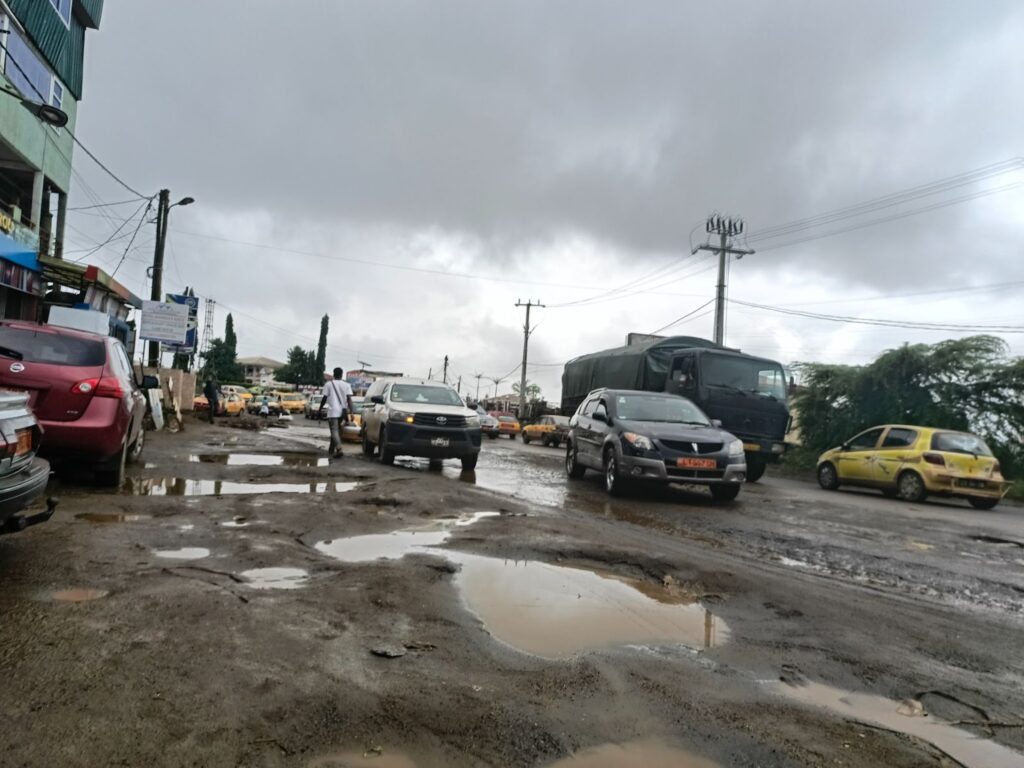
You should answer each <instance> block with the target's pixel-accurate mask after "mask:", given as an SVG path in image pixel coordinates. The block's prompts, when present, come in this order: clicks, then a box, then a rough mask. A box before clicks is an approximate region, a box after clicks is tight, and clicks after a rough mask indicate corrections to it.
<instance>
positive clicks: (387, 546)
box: [315, 512, 498, 563]
mask: <svg viewBox="0 0 1024 768" xmlns="http://www.w3.org/2000/svg"><path fill="white" fill-rule="evenodd" d="M497 515H498V513H497V512H475V513H473V514H471V515H463V516H461V517H457V518H455V519H449V520H440V521H438V523H437V524H436V525H434V526H432V527H429V528H421V529H419V530H406V531H392V532H391V533H373V534H369V535H367V536H351V537H349V538H345V539H333V540H328V541H318V542H317V543H316V545H315V546H316V549H317V550H318V551H320V552H323V553H324V554H325V555H329V556H330V557H333V558H335V559H336V560H341V561H342V562H345V563H369V562H373V561H374V560H398V559H399V558H402V557H405V555H407V554H409V553H411V552H415V551H417V550H420V551H422V550H424V549H425V548H427V547H436V546H438V545H439V544H444V542H446V541H447V540H448V538H449V537H450V536H451V535H452V533H453V532H454V530H455V528H456V527H459V526H466V525H472V524H473V523H475V522H477V521H478V520H482V519H484V518H485V517H495V516H497Z"/></svg>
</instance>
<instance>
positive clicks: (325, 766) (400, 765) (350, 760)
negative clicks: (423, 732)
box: [306, 747, 418, 768]
mask: <svg viewBox="0 0 1024 768" xmlns="http://www.w3.org/2000/svg"><path fill="white" fill-rule="evenodd" d="M306 768H418V766H417V764H416V761H415V760H413V759H412V758H411V757H409V756H408V755H404V754H402V753H401V752H388V751H386V750H382V749H380V748H379V747H377V748H374V749H370V750H367V751H366V752H342V753H340V754H337V755H327V756H325V757H318V758H316V759H315V760H312V761H310V762H308V763H306Z"/></svg>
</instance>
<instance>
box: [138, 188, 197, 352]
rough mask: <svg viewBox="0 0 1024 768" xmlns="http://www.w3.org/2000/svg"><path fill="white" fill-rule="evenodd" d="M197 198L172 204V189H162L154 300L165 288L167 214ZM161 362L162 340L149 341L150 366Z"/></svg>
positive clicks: (157, 221) (154, 272)
mask: <svg viewBox="0 0 1024 768" xmlns="http://www.w3.org/2000/svg"><path fill="white" fill-rule="evenodd" d="M194 202H195V198H192V197H183V198H181V200H179V201H178V202H176V203H174V204H173V205H172V204H171V191H170V190H169V189H161V190H160V203H159V205H158V206H157V209H156V248H155V249H154V251H153V266H152V267H151V268H150V269H151V273H152V274H151V275H150V276H151V277H152V279H153V290H152V291H151V292H150V294H149V298H150V299H152V300H153V301H160V300H161V297H162V296H163V290H164V280H163V277H164V246H166V244H167V215H168V214H169V213H170V212H171V208H174V206H176V205H192V203H194ZM159 364H160V342H159V341H150V342H149V367H150V368H156V367H157V366H158V365H159Z"/></svg>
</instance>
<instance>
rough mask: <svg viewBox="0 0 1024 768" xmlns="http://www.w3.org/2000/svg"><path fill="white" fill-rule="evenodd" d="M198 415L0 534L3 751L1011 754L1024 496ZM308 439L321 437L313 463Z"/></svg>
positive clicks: (167, 762)
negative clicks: (630, 463)
mask: <svg viewBox="0 0 1024 768" xmlns="http://www.w3.org/2000/svg"><path fill="white" fill-rule="evenodd" d="M325 432H326V428H325V427H324V425H322V424H310V423H308V422H303V421H301V420H297V421H295V422H292V424H291V425H289V426H288V427H287V428H284V429H268V430H266V431H264V432H259V433H257V432H250V431H246V430H241V429H231V428H228V427H227V426H224V425H220V426H216V427H209V426H206V425H203V424H200V423H198V422H195V423H192V422H190V423H189V424H188V429H187V431H186V432H184V433H180V434H176V435H170V434H160V435H156V436H155V437H153V438H152V440H150V441H149V443H148V445H147V448H146V456H145V463H144V464H141V465H139V466H137V467H135V468H133V470H132V473H131V477H130V478H129V480H128V482H126V484H125V486H124V487H123V488H121V489H117V490H115V491H111V490H104V489H98V488H94V487H92V486H91V485H90V484H89V483H88V482H87V478H80V477H74V476H61V477H58V478H57V479H56V480H55V481H54V486H55V487H54V491H55V492H57V493H59V495H60V497H61V504H60V507H59V509H58V512H57V514H56V515H55V516H54V518H53V520H51V521H50V522H49V523H47V524H45V525H41V526H37V527H36V528H34V529H30V530H29V531H26V532H24V533H22V534H19V535H16V536H7V537H2V538H0V712H3V713H4V716H5V717H4V725H5V728H4V731H5V733H4V736H3V747H4V749H3V751H2V752H0V765H4V766H7V765H11V766H36V765H39V766H52V765H61V766H107V765H118V766H121V765H123V766H182V765H188V766H350V767H352V766H379V767H380V768H396V767H398V768H409V767H418V768H434V767H435V766H438V767H439V766H493V767H499V766H523V767H524V768H525V767H531V768H532V767H538V768H539V767H542V766H566V767H571V766H644V768H659V767H661V766H683V767H684V768H713V767H715V766H721V767H724V766H760V767H762V768H768V767H774V766H900V767H902V766H906V767H907V768H910V767H912V766H913V767H915V768H916V767H917V766H958V765H962V766H971V767H972V768H1000V767H1001V766H1021V765H1024V719H1022V718H1024V685H1022V683H1024V679H1022V678H1024V643H1022V642H1021V631H1022V629H1024V511H1022V509H1021V508H1019V507H1015V506H1011V505H1007V506H1003V507H999V508H997V510H995V511H992V512H978V511H975V510H972V509H971V508H969V507H968V506H967V505H966V504H961V503H959V502H949V503H943V502H928V503H924V504H916V505H907V504H902V503H899V502H895V501H891V500H889V499H885V498H882V497H881V496H879V495H877V494H869V493H857V492H840V493H826V492H824V491H821V490H819V489H818V488H817V487H816V486H812V485H809V484H805V483H801V482H796V481H790V480H783V479H779V478H776V477H771V476H769V477H768V478H766V479H765V480H764V481H763V482H761V483H758V484H757V485H754V486H747V487H746V488H745V489H744V491H743V493H741V495H740V498H739V500H738V501H737V502H735V503H732V504H725V505H723V504H715V503H713V502H712V501H711V499H710V496H708V495H707V494H706V492H702V491H700V490H692V489H690V490H688V489H685V488H682V487H671V488H666V489H651V490H647V491H643V492H639V493H637V494H635V495H633V496H631V497H628V498H626V499H615V500H611V499H609V498H608V497H606V496H605V495H604V493H603V491H602V489H601V485H600V481H599V479H598V477H597V475H588V477H587V478H585V479H584V480H582V481H574V482H570V481H568V480H566V479H565V477H564V473H563V471H562V467H561V459H562V454H561V451H556V450H553V449H547V448H543V447H540V446H523V445H522V444H521V443H519V442H518V441H517V442H512V441H507V440H504V439H501V440H499V441H485V444H484V452H483V454H482V456H481V459H480V462H479V465H478V467H477V469H476V471H475V472H473V473H463V472H461V471H460V470H459V468H458V465H457V464H454V463H453V464H452V465H450V466H445V467H444V468H443V469H442V470H440V471H435V470H431V469H429V468H428V466H427V464H426V462H420V461H411V460H410V461H403V460H399V464H398V465H397V466H395V467H382V466H380V465H379V464H377V463H375V462H372V461H368V460H366V459H364V458H362V457H361V456H360V455H359V451H358V447H354V446H349V447H348V448H347V456H346V458H345V459H344V460H342V461H336V462H327V461H326V460H325V459H324V458H323V452H322V449H323V447H324V445H325V442H326V440H325ZM317 447H319V449H320V451H319V452H317V450H316V449H317Z"/></svg>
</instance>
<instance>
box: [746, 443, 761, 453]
mask: <svg viewBox="0 0 1024 768" xmlns="http://www.w3.org/2000/svg"><path fill="white" fill-rule="evenodd" d="M743 450H744V451H760V450H761V446H760V445H758V444H757V443H744V444H743Z"/></svg>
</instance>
